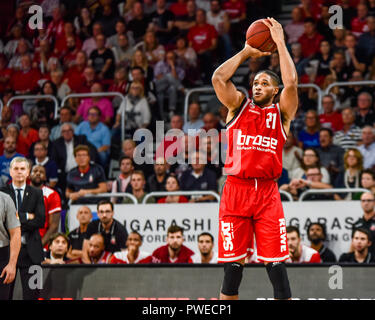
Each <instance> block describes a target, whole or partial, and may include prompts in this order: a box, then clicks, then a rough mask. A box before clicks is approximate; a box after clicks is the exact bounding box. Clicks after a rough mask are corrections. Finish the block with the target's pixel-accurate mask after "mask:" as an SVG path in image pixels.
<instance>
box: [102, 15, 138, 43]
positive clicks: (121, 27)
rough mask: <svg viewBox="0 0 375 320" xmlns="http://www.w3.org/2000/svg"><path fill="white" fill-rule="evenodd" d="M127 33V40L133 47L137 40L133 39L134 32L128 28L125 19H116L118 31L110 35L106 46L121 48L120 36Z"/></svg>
mask: <svg viewBox="0 0 375 320" xmlns="http://www.w3.org/2000/svg"><path fill="white" fill-rule="evenodd" d="M121 35H125V37H126V40H127V42H128V44H129V46H130V47H133V46H134V44H135V41H134V39H133V32H131V31H127V30H126V23H125V21H124V19H122V18H120V19H118V20H117V21H116V33H115V34H114V35H113V36H111V37H109V38H108V40H107V43H106V47H108V48H110V49H113V48H120V36H121Z"/></svg>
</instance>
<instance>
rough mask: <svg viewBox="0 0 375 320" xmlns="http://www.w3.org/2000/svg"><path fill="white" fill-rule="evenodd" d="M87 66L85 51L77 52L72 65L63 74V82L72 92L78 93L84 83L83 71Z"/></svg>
mask: <svg viewBox="0 0 375 320" xmlns="http://www.w3.org/2000/svg"><path fill="white" fill-rule="evenodd" d="M86 66H87V56H86V53H85V51H78V52H77V54H76V58H75V61H74V63H73V64H72V65H71V66H70V67H69V69H68V70H67V71H66V72H65V75H64V82H67V84H68V86H69V88H71V90H72V91H73V92H79V91H80V90H81V88H82V87H83V85H84V83H85V78H84V75H83V73H84V70H85V68H86Z"/></svg>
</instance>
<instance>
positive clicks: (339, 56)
mask: <svg viewBox="0 0 375 320" xmlns="http://www.w3.org/2000/svg"><path fill="white" fill-rule="evenodd" d="M330 69H331V74H333V75H334V76H335V77H336V80H337V81H338V82H340V81H347V80H348V79H349V78H350V75H351V74H352V72H353V69H350V68H349V66H348V65H347V63H346V59H345V53H344V51H336V52H334V54H333V58H332V60H331V61H330ZM327 77H328V76H327Z"/></svg>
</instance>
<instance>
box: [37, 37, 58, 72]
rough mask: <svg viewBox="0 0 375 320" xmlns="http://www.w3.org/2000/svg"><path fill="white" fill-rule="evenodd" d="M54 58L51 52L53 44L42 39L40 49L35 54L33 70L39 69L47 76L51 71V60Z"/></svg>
mask: <svg viewBox="0 0 375 320" xmlns="http://www.w3.org/2000/svg"><path fill="white" fill-rule="evenodd" d="M53 57H54V55H53V52H52V50H51V44H50V42H49V40H48V39H41V40H40V44H39V48H36V49H35V54H34V58H33V68H35V69H39V71H40V72H41V74H43V75H44V74H46V73H48V72H49V71H50V70H49V69H48V65H49V64H50V63H51V61H50V60H51V59H52V58H53Z"/></svg>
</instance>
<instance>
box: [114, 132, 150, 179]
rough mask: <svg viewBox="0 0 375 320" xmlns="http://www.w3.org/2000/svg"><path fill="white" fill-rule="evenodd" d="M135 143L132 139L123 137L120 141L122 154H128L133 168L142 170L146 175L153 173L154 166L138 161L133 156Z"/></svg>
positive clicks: (134, 155) (134, 154)
mask: <svg viewBox="0 0 375 320" xmlns="http://www.w3.org/2000/svg"><path fill="white" fill-rule="evenodd" d="M136 146H137V145H136V143H135V141H134V140H133V139H125V140H124V141H123V142H122V146H121V152H122V155H125V156H128V157H129V158H131V159H132V160H133V163H134V170H138V171H142V172H143V173H144V174H145V175H146V176H147V177H148V176H150V175H152V174H153V173H154V166H153V165H151V164H148V163H145V162H144V163H139V161H137V160H136V159H135V158H134V157H136V156H137V154H136V153H137V151H136Z"/></svg>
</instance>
